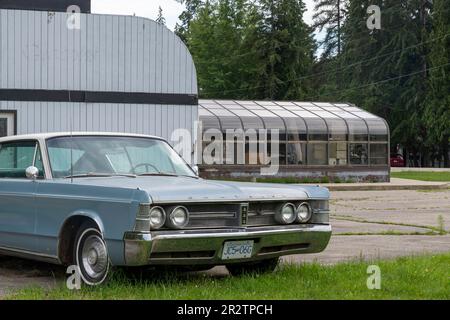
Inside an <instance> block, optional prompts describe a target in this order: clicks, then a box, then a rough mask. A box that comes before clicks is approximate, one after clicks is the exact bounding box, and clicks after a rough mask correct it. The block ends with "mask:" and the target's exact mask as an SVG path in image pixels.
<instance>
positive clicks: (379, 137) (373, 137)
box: [370, 134, 388, 142]
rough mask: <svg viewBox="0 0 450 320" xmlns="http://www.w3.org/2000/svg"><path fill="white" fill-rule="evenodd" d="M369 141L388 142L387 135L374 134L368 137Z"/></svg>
mask: <svg viewBox="0 0 450 320" xmlns="http://www.w3.org/2000/svg"><path fill="white" fill-rule="evenodd" d="M370 141H377V142H378V141H380V142H381V141H388V136H387V134H381V135H376V134H371V135H370Z"/></svg>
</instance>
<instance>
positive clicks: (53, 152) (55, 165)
mask: <svg viewBox="0 0 450 320" xmlns="http://www.w3.org/2000/svg"><path fill="white" fill-rule="evenodd" d="M48 154H49V156H50V158H51V159H52V163H51V165H52V170H53V174H54V175H55V172H63V173H62V175H64V174H66V173H69V172H70V158H71V157H72V159H73V163H76V162H77V161H78V160H79V159H80V158H81V157H82V156H83V154H84V151H82V150H77V149H73V150H72V155H71V151H70V149H64V148H53V147H50V146H49V147H48ZM56 175H58V176H59V174H56Z"/></svg>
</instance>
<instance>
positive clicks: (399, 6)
mask: <svg viewBox="0 0 450 320" xmlns="http://www.w3.org/2000/svg"><path fill="white" fill-rule="evenodd" d="M184 2H185V5H186V11H185V12H183V14H182V15H181V16H180V19H181V24H180V25H178V26H177V28H176V32H177V33H178V34H179V35H180V37H181V38H182V39H183V40H184V41H185V43H186V44H187V46H188V47H189V49H190V51H191V53H192V55H193V58H194V60H195V64H196V67H197V72H198V82H199V87H200V90H199V91H200V96H201V97H202V98H216V99H221V98H223V99H249V100H260V99H267V100H269V99H276V100H310V101H342V102H351V103H354V104H356V105H358V106H360V107H362V108H364V109H366V110H368V111H370V112H372V113H374V114H377V115H378V116H381V117H383V118H384V119H386V120H387V121H388V123H389V125H390V128H391V140H392V141H391V145H392V146H395V145H397V144H401V145H402V146H404V147H406V150H407V152H408V153H412V154H418V153H421V154H422V155H423V157H422V161H423V163H422V165H425V164H426V161H427V159H431V158H433V157H435V156H439V155H447V153H448V145H449V141H450V107H449V106H450V98H449V95H450V80H449V79H450V76H449V72H450V71H449V70H450V66H449V65H448V63H449V61H450V53H449V50H450V43H449V42H450V40H449V37H450V36H449V33H450V31H449V30H450V26H449V21H450V19H448V14H449V12H450V8H449V7H448V5H446V4H448V0H436V1H434V2H433V3H434V5H433V4H432V3H431V2H430V1H426V0H315V4H316V7H315V8H316V11H315V15H314V23H313V26H312V27H310V26H308V25H306V24H305V23H304V21H303V15H304V11H305V6H304V3H303V1H302V0H277V1H274V0H185V1H184ZM338 4H339V7H340V10H338ZM370 5H378V6H379V7H380V8H381V19H382V20H381V30H369V29H368V28H367V25H366V22H367V19H368V17H369V14H368V13H367V8H368V7H369V6H370ZM339 13H340V14H339ZM339 22H340V23H339ZM339 25H340V26H341V28H338V26H339ZM314 30H315V31H316V32H321V34H323V35H324V36H323V37H321V38H323V39H322V40H321V41H319V45H320V47H317V46H316V43H315V41H314V39H313V34H314ZM338 40H340V41H338ZM339 42H340V46H341V50H340V53H339V52H338V51H339V50H338V49H337V46H338V43H339ZM319 48H320V49H319ZM318 49H319V50H318ZM315 54H320V58H315V57H314V55H315ZM445 64H447V65H446V66H445ZM445 159H446V163H447V165H449V163H448V162H449V161H448V157H447V158H445ZM416 165H419V164H418V163H417V164H416Z"/></svg>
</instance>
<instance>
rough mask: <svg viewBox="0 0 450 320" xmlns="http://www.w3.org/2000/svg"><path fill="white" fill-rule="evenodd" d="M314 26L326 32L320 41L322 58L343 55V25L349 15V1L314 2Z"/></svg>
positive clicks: (323, 0)
mask: <svg viewBox="0 0 450 320" xmlns="http://www.w3.org/2000/svg"><path fill="white" fill-rule="evenodd" d="M314 2H315V6H314V11H315V13H314V16H313V20H314V24H313V27H314V28H316V30H317V31H318V32H324V33H325V37H324V39H323V40H322V41H320V45H321V46H322V50H323V52H322V57H323V58H329V57H331V56H334V55H336V54H340V53H341V40H342V32H341V31H342V29H341V28H342V25H343V22H344V17H345V16H346V14H347V7H348V4H349V0H314Z"/></svg>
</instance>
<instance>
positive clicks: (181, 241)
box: [124, 225, 331, 266]
mask: <svg viewBox="0 0 450 320" xmlns="http://www.w3.org/2000/svg"><path fill="white" fill-rule="evenodd" d="M330 237H331V226H330V225H290V226H276V227H251V228H231V229H214V230H212V229H210V230H185V231H182V230H181V231H180V230H178V231H157V232H151V233H135V232H128V233H126V234H125V237H124V243H125V264H126V265H128V266H144V265H221V264H229V263H237V262H248V261H257V260H263V259H268V258H274V257H280V256H284V255H290V254H299V253H317V252H321V251H323V250H324V249H325V247H326V246H327V244H328V242H329V240H330ZM233 240H254V249H253V254H252V257H251V258H247V259H241V260H227V261H224V260H222V259H221V257H222V249H223V245H224V243H225V242H226V241H233Z"/></svg>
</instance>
